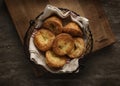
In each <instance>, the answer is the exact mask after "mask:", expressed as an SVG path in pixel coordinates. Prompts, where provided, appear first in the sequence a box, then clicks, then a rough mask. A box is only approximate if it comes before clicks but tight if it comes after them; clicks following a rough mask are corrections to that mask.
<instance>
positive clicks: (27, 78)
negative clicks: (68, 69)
mask: <svg viewBox="0 0 120 86" xmlns="http://www.w3.org/2000/svg"><path fill="white" fill-rule="evenodd" d="M100 1H101V3H102V6H103V8H104V11H105V14H106V15H107V17H108V20H109V23H110V25H111V28H112V31H113V33H114V34H115V36H116V39H117V42H116V43H115V44H114V45H112V46H109V47H106V48H104V49H102V50H100V51H97V52H95V53H94V54H92V55H90V56H88V57H87V59H85V60H84V61H83V63H82V65H83V66H82V68H81V70H80V73H79V74H77V75H72V76H66V75H65V76H63V75H62V76H60V75H58V76H52V75H51V76H48V77H44V76H41V77H36V76H35V74H34V72H33V69H32V65H31V63H30V61H29V60H28V59H27V56H26V54H25V53H24V49H23V46H22V44H21V41H20V39H19V36H18V34H17V32H16V30H15V27H14V25H13V23H12V20H11V18H10V15H9V13H8V11H7V8H6V6H5V3H4V1H3V0H0V86H120V0H100Z"/></svg>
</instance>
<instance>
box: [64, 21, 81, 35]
mask: <svg viewBox="0 0 120 86" xmlns="http://www.w3.org/2000/svg"><path fill="white" fill-rule="evenodd" d="M63 32H65V33H69V34H71V35H72V36H82V35H83V33H82V30H81V28H80V27H79V26H78V24H76V23H75V22H70V23H68V24H67V25H65V26H64V28H63Z"/></svg>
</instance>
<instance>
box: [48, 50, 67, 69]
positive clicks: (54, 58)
mask: <svg viewBox="0 0 120 86" xmlns="http://www.w3.org/2000/svg"><path fill="white" fill-rule="evenodd" d="M66 60H67V59H66V57H65V56H58V55H56V54H55V53H54V52H53V51H51V50H48V51H46V64H47V65H48V66H49V67H51V68H61V67H63V66H64V65H65V64H66Z"/></svg>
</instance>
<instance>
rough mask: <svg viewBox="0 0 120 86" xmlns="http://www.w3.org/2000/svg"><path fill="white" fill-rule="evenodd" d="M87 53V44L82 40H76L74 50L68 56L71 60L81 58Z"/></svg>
mask: <svg viewBox="0 0 120 86" xmlns="http://www.w3.org/2000/svg"><path fill="white" fill-rule="evenodd" d="M84 51H85V43H84V40H83V39H82V38H80V37H79V38H74V48H73V49H72V50H71V52H70V53H69V54H68V56H69V57H70V58H79V57H80V56H81V55H83V53H84Z"/></svg>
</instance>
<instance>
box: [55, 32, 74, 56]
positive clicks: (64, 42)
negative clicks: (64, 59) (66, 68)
mask: <svg viewBox="0 0 120 86" xmlns="http://www.w3.org/2000/svg"><path fill="white" fill-rule="evenodd" d="M73 47H74V41H73V38H72V36H71V35H69V34H67V33H61V34H59V35H57V36H56V38H55V40H54V42H53V51H54V52H55V53H56V54H57V55H60V56H62V55H66V54H67V53H69V52H70V51H71V50H72V48H73Z"/></svg>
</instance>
